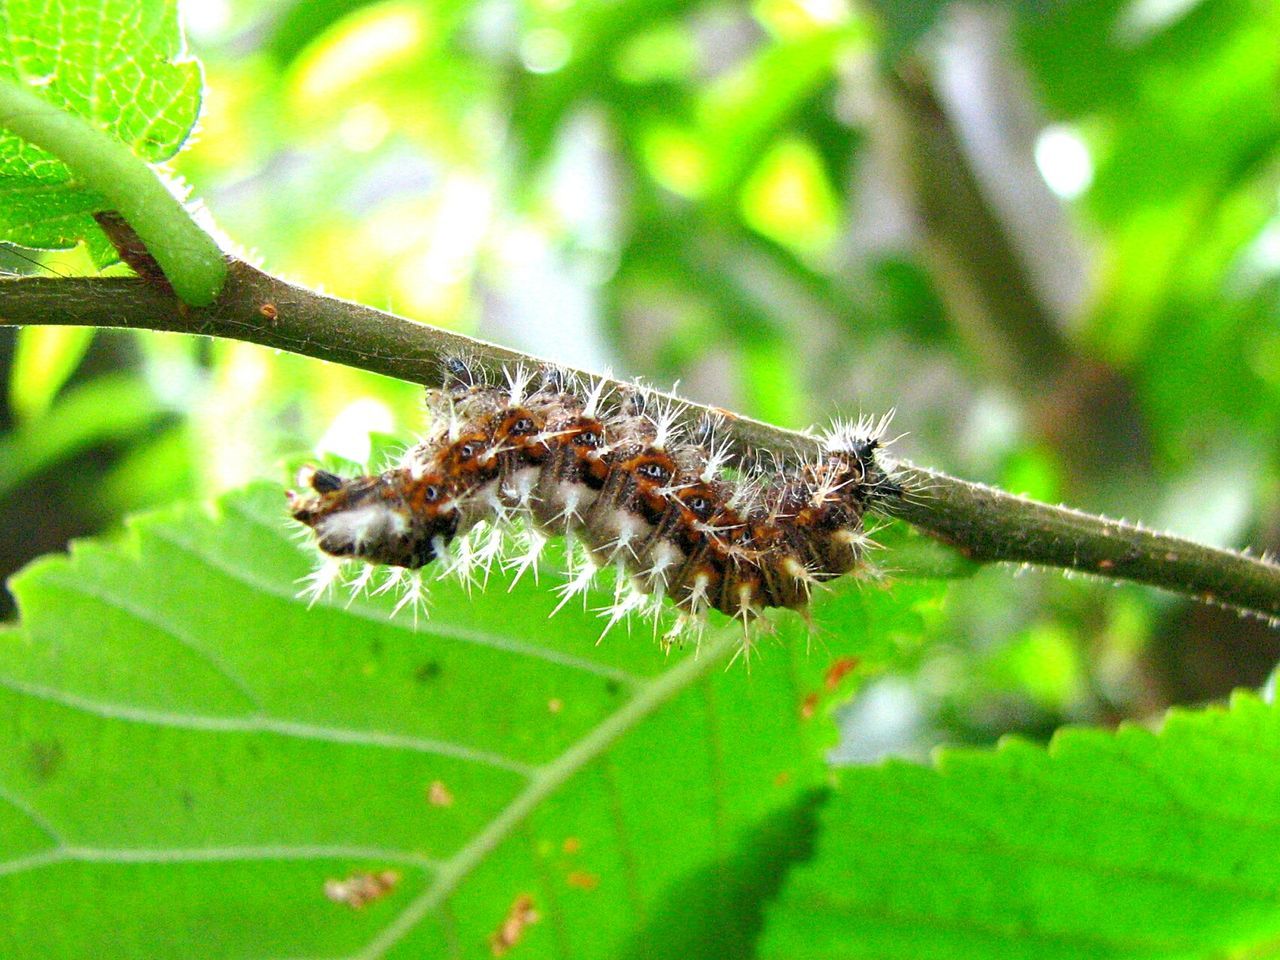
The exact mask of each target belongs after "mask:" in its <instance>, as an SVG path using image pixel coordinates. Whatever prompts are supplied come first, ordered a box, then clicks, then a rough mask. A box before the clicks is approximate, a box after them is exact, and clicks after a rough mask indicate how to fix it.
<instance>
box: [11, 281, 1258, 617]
mask: <svg viewBox="0 0 1280 960" xmlns="http://www.w3.org/2000/svg"><path fill="white" fill-rule="evenodd" d="M228 266H229V269H228V277H227V282H226V285H225V286H224V288H223V290H222V293H221V294H220V295H219V297H218V299H217V301H216V302H215V303H214V304H213V305H211V306H209V307H201V308H193V307H188V306H186V305H185V304H183V303H181V302H180V301H178V300H177V299H176V298H175V297H174V296H173V295H172V294H169V293H166V292H165V291H164V290H163V289H161V288H159V287H157V286H155V285H152V284H149V283H147V282H145V281H143V280H140V279H136V278H105V277H87V278H86V277H77V278H66V279H59V278H49V277H28V278H20V279H12V280H6V281H3V282H0V317H3V320H0V323H9V324H54V325H72V326H96V327H125V328H133V329H147V330H163V331H170V332H178V333H187V334H197V335H202V336H213V337H223V338H227V339H232V340H241V341H246V342H250V343H259V344H262V345H264V346H268V347H274V348H277V349H281V350H288V351H290V352H293V353H299V354H303V355H305V356H309V357H315V358H318V359H322V360H330V361H332V362H334V363H341V364H345V365H347V366H352V367H358V368H361V369H364V370H370V371H373V372H375V373H381V374H385V375H387V376H391V377H396V378H399V379H402V380H408V381H411V382H416V383H424V384H430V383H438V382H439V380H440V374H441V369H440V363H441V360H442V358H444V357H447V356H457V355H459V354H466V355H468V356H470V357H471V358H473V360H475V361H477V362H479V363H481V364H484V365H488V366H492V367H497V366H501V365H503V364H509V363H517V362H524V363H539V362H541V361H540V359H539V358H537V357H531V356H529V355H528V354H524V353H519V352H517V351H515V350H509V349H507V348H505V347H499V346H496V345H494V344H490V343H485V342H484V341H480V340H475V339H473V338H470V337H466V336H463V335H461V334H457V333H452V332H449V331H446V330H440V329H437V328H435V327H429V326H425V325H423V324H420V323H415V322H414V321H412V320H407V319H405V318H403V317H398V316H395V315H394V314H389V313H384V312H383V311H381V310H375V309H373V308H371V307H366V306H361V305H360V304H355V303H350V302H348V301H345V300H341V299H338V298H336V297H331V296H326V295H324V294H320V293H316V292H314V291H312V290H307V289H305V288H302V287H298V286H294V285H293V284H290V283H287V282H285V281H283V280H280V279H278V278H276V277H272V276H270V275H268V274H266V273H263V272H261V271H259V270H257V269H255V268H254V267H252V266H250V265H249V264H247V263H244V262H242V261H238V260H231V261H230V262H229V265H228ZM681 404H682V405H683V409H685V410H686V411H687V413H688V416H689V417H690V418H696V417H698V416H700V415H702V414H703V413H705V412H706V411H707V408H706V407H703V406H701V405H699V404H695V403H690V402H688V401H683V400H681ZM718 412H719V413H721V414H724V415H725V417H726V419H727V420H728V421H729V424H728V430H729V432H730V434H731V435H732V436H733V438H734V439H735V440H737V441H738V442H739V443H741V444H742V445H744V446H750V447H754V448H756V449H767V450H772V451H775V452H778V453H781V454H783V455H790V454H794V453H796V452H804V451H807V450H812V449H813V447H814V444H815V443H816V441H815V440H814V438H812V437H810V436H808V435H806V434H802V433H796V432H793V431H789V430H783V429H781V428H779V427H774V426H771V425H769V424H766V423H761V422H760V421H758V420H751V419H749V418H746V417H739V416H736V415H734V414H729V413H726V412H725V411H718ZM892 466H893V467H894V469H895V471H896V473H895V477H896V478H897V479H898V480H899V481H900V482H901V483H902V484H903V487H904V490H905V493H904V495H903V496H902V497H901V498H898V499H894V500H892V501H890V502H889V503H888V505H887V506H886V512H888V513H890V514H891V515H893V516H895V517H898V518H901V519H902V520H905V521H907V522H909V523H911V524H913V525H915V526H916V527H918V528H919V529H921V530H923V531H925V532H926V533H929V534H930V535H932V536H934V537H937V538H938V539H939V540H942V541H943V542H945V543H947V544H949V545H951V546H953V547H955V548H956V549H957V550H959V551H960V552H961V553H963V554H964V555H965V556H967V557H969V558H970V559H972V560H975V561H977V562H980V563H994V562H1012V563H1024V564H1036V565H1040V566H1046V567H1057V568H1061V569H1064V570H1075V571H1082V572H1085V573H1089V574H1092V575H1094V576H1098V577H1103V578H1107V579H1122V580H1132V581H1134V582H1137V583H1144V584H1148V585H1150V586H1155V587H1162V588H1164V589H1166V590H1171V591H1174V592H1176V593H1180V594H1184V595H1186V596H1190V597H1194V598H1195V599H1197V600H1201V601H1205V602H1209V603H1216V604H1221V605H1223V606H1227V607H1232V608H1235V609H1237V610H1241V611H1244V612H1248V613H1253V614H1257V615H1260V616H1262V617H1266V618H1269V619H1272V620H1277V619H1280V565H1277V564H1276V563H1274V562H1271V561H1268V560H1267V559H1265V558H1259V557H1254V556H1249V555H1246V554H1240V553H1234V552H1232V551H1228V550H1219V549H1216V548H1214V547H1207V546H1204V545H1202V544H1197V543H1193V542H1191V541H1189V540H1184V539H1182V538H1180V537H1174V536H1170V535H1168V534H1162V533H1156V532H1153V531H1150V530H1145V529H1142V528H1141V527H1139V526H1136V525H1134V524H1130V523H1125V522H1123V521H1116V520H1108V519H1106V518H1104V517H1098V516H1092V515H1090V514H1086V513H1081V512H1079V511H1076V510H1070V509H1067V508H1064V507H1054V506H1050V505H1048V504H1043V503H1038V502H1036V501H1034V500H1028V499H1025V498H1023V497H1017V496H1014V495H1012V494H1008V493H1004V492H1002V491H1000V490H994V489H992V488H990V487H985V486H982V485H980V484H974V483H969V482H967V481H964V480H959V479H957V478H955V477H950V476H947V475H946V474H944V473H939V472H937V471H934V470H927V469H923V468H920V467H916V466H913V465H912V464H909V463H905V462H902V463H895V464H892Z"/></svg>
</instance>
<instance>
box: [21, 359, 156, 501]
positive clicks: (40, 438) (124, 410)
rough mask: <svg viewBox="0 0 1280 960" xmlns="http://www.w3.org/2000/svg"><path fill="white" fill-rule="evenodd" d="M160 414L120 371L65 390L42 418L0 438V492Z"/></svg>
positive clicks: (134, 433) (139, 428) (136, 430)
mask: <svg viewBox="0 0 1280 960" xmlns="http://www.w3.org/2000/svg"><path fill="white" fill-rule="evenodd" d="M164 412H165V410H164V407H163V406H162V405H161V404H160V403H159V402H158V401H157V400H156V398H155V396H154V395H153V394H152V392H151V390H150V389H149V388H148V387H147V386H146V384H144V383H141V382H139V381H138V380H137V379H135V378H133V377H129V376H126V375H124V374H119V375H112V376H105V377H98V378H97V379H95V380H91V381H89V382H87V383H83V384H80V385H78V386H76V387H74V388H73V389H71V390H68V391H67V393H66V394H65V395H64V396H63V397H61V398H60V399H59V400H58V401H57V403H55V404H54V405H53V406H52V407H51V408H50V409H49V411H48V412H47V413H46V414H45V415H44V416H42V417H39V418H37V419H33V420H30V421H28V422H27V423H25V424H23V425H22V426H20V427H18V429H17V430H15V431H13V432H12V433H9V434H7V435H5V436H3V437H0V496H5V495H7V494H9V493H12V492H13V491H15V490H17V489H18V488H19V487H20V486H21V485H22V484H24V483H28V482H30V481H31V480H32V479H33V478H35V477H37V476H39V475H40V474H41V473H42V472H43V471H45V470H48V469H49V468H50V467H52V466H53V465H55V464H57V463H60V462H62V461H64V460H66V459H68V458H70V457H71V456H72V455H73V454H76V453H79V452H81V451H83V450H85V449H86V448H88V447H91V446H96V445H98V444H101V443H104V442H110V441H119V440H127V439H131V438H135V437H138V436H139V435H140V434H142V433H143V432H144V431H145V430H146V429H147V428H149V427H151V426H152V425H153V424H155V422H156V421H157V420H158V419H159V418H160V417H161V416H162V415H163V413H164Z"/></svg>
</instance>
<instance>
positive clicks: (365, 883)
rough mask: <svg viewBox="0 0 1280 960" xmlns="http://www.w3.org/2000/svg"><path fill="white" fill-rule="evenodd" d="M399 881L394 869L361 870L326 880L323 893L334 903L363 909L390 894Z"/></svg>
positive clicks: (353, 908) (397, 873)
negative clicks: (341, 877) (374, 871)
mask: <svg viewBox="0 0 1280 960" xmlns="http://www.w3.org/2000/svg"><path fill="white" fill-rule="evenodd" d="M399 883H400V874H399V872H398V871H396V870H379V871H378V872H377V873H370V872H368V871H361V872H358V873H352V874H350V875H349V876H347V877H346V879H344V880H332V879H331V880H326V881H325V882H324V895H325V896H326V897H328V898H329V899H330V900H332V901H333V902H334V903H342V904H345V905H347V906H348V907H350V908H351V909H352V910H363V909H364V908H365V907H366V906H367V905H369V904H371V903H374V902H375V901H377V900H381V899H382V898H383V897H385V896H387V895H388V894H390V893H391V892H392V891H393V890H395V888H396V887H397V886H398V885H399Z"/></svg>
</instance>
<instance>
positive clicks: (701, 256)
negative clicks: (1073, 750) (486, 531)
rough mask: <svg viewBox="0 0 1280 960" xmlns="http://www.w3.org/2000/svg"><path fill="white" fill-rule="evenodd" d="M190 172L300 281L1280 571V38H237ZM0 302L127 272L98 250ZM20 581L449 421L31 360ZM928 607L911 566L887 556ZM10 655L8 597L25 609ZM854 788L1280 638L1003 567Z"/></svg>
mask: <svg viewBox="0 0 1280 960" xmlns="http://www.w3.org/2000/svg"><path fill="white" fill-rule="evenodd" d="M184 13H185V23H186V28H187V32H188V39H189V42H190V45H191V47H192V50H193V52H194V53H195V54H196V55H197V56H198V57H199V58H200V59H201V60H202V61H203V63H204V66H205V71H206V78H207V93H206V102H205V107H204V112H203V116H202V120H201V124H200V128H199V130H198V132H197V135H196V137H195V139H194V141H193V143H192V144H191V146H190V147H189V148H188V149H187V150H186V151H185V152H184V153H182V154H181V155H180V156H179V157H178V159H177V160H176V161H175V162H174V164H173V165H172V169H173V171H174V173H176V174H177V175H178V176H180V177H181V178H183V179H184V180H185V181H187V182H188V183H189V184H190V185H191V187H192V188H193V191H194V195H195V196H196V197H197V198H199V199H200V200H201V201H203V202H204V203H205V204H206V205H207V207H208V211H209V213H210V214H211V215H212V217H213V219H214V221H215V222H216V224H217V225H218V227H219V228H220V229H221V231H223V233H224V234H225V236H226V238H227V242H228V244H229V245H230V246H232V247H233V248H234V249H236V250H238V251H240V252H241V253H243V254H245V255H247V256H250V257H251V258H253V259H255V260H258V261H260V262H261V263H262V264H263V265H264V266H265V267H266V268H267V269H269V270H271V271H273V272H276V273H279V274H282V275H284V276H286V277H288V278H290V279H294V280H297V281H300V282H303V283H306V284H309V285H311V286H315V287H319V288H322V289H324V290H326V291H328V292H331V293H334V294H337V295H340V296H343V297H348V298H351V299H355V300H359V301H362V302H364V303H368V304H371V305H374V306H378V307H383V308H386V309H390V310H394V311H396V312H398V313H402V314H406V315H408V316H410V317H413V318H416V319H420V320H422V321H424V322H429V323H433V324H438V325H441V326H446V327H450V328H452V329H457V330H462V331H465V332H468V333H474V334H477V335H480V336H482V337H485V338H488V339H491V340H495V341H498V342H500V343H503V344H507V345H510V346H513V347H518V348H522V349H525V350H528V351H531V352H534V353H537V354H541V355H543V356H547V357H551V358H554V359H556V360H560V361H564V362H566V363H570V364H574V365H580V366H586V367H591V368H597V369H599V368H603V367H605V366H611V367H612V368H613V369H614V370H615V371H616V372H618V373H620V374H623V375H628V376H642V377H646V378H649V379H651V380H654V381H656V382H658V383H662V384H667V383H670V382H672V381H676V380H678V381H680V384H681V387H680V389H681V390H682V391H683V392H684V393H685V394H686V395H687V396H690V397H692V398H695V399H697V400H701V401H706V402H711V403H715V404H718V405H721V406H724V407H728V408H731V409H735V410H740V411H743V412H745V413H749V414H751V415H753V416H757V417H761V418H764V419H767V420H771V421H773V422H776V423H779V424H783V425H786V426H792V427H802V426H806V425H809V424H812V423H820V422H822V421H823V420H825V419H826V418H828V417H830V416H832V415H835V414H844V415H851V414H857V413H859V412H867V413H877V414H878V413H880V412H883V411H885V410H887V409H889V408H896V409H897V411H898V412H897V418H896V420H895V425H896V428H897V430H900V431H902V432H904V436H903V437H902V438H901V439H900V440H899V441H898V442H897V444H896V446H895V449H896V451H897V452H898V453H899V454H901V455H902V456H905V457H908V458H910V459H912V460H915V461H917V462H920V463H924V464H929V465H933V466H937V467H940V468H943V469H946V470H948V471H950V472H953V473H956V474H959V475H961V476H964V477H967V478H970V479H975V480H982V481H986V482H990V483H995V484H998V485H1000V486H1003V487H1006V488H1008V489H1011V490H1014V491H1018V492H1024V493H1028V494H1030V495H1033V496H1036V497H1038V498H1042V499H1046V500H1050V501H1054V502H1057V501H1062V502H1066V503H1069V504H1071V505H1073V506H1076V507H1079V508H1082V509H1086V510H1090V511H1099V512H1106V513H1108V514H1111V515H1122V516H1125V517H1128V518H1131V519H1138V520H1141V521H1142V522H1144V523H1146V524H1149V525H1152V526H1156V527H1161V528H1167V529H1170V530H1173V531H1175V532H1178V533H1181V534H1185V535H1188V536H1191V537H1194V538H1197V539H1200V540H1203V541H1206V542H1209V543H1214V544H1220V545H1231V546H1244V545H1251V546H1252V547H1254V548H1255V549H1268V548H1269V549H1271V550H1276V549H1277V548H1280V282H1278V281H1280V40H1277V38H1280V3H1276V2H1268V0H1199V2H1197V0H1125V2H1119V0H1090V2H1054V0H1027V2H1025V3H1021V4H996V3H988V4H976V3H942V2H934V0H905V2H889V0H877V2H873V3H862V4H856V3H853V2H849V0H757V2H754V3H725V2H694V0H609V2H605V0H578V2H575V0H379V2H354V0H348V2H338V0H295V2H287V0H278V2H270V3H264V2H261V0H252V2H250V0H198V2H191V3H188V4H186V5H185V6H184ZM35 259H36V260H38V261H39V264H36V263H33V262H31V261H30V260H29V259H28V255H27V254H24V253H22V252H20V251H13V250H11V249H0V268H3V269H4V270H6V271H9V272H13V273H28V272H32V271H34V270H39V271H54V272H58V273H64V274H73V273H82V272H90V271H91V270H92V265H91V262H90V260H89V258H88V256H87V254H85V253H84V251H82V250H75V251H67V252H57V253H50V254H41V255H39V256H38V257H36V258H35ZM0 333H2V334H3V340H0V359H3V364H0V366H2V368H3V370H4V373H5V376H6V380H7V382H6V384H5V388H6V390H5V396H6V397H7V402H6V403H5V405H4V408H3V410H2V411H0V426H2V427H3V434H2V435H0V524H3V526H4V529H5V531H6V535H5V536H4V537H3V538H0V570H2V572H3V573H5V574H6V575H7V574H8V573H10V572H12V571H13V570H15V569H17V568H18V567H19V566H21V565H22V564H23V563H24V562H26V561H27V560H29V559H30V558H31V557H33V556H35V555H37V554H39V553H42V552H47V551H53V550H60V549H62V548H64V546H65V544H66V542H67V540H68V538H70V537H74V536H80V535H85V534H89V533H93V532H97V531H102V530H111V529H113V528H116V527H118V525H119V523H120V520H121V517H122V516H123V515H124V514H125V513H126V512H128V511H132V510H136V509H139V508H144V507H148V506H152V505H156V504H163V503H168V502H172V501H175V500H179V499H184V498H193V497H206V496H209V495H211V494H214V493H217V492H220V491H223V490H226V489H230V488H233V487H236V486H239V485H241V484H243V483H244V482H246V481H248V480H250V479H252V478H255V477H261V476H269V477H273V478H282V477H283V476H284V473H283V469H284V467H283V464H284V463H285V462H286V461H289V460H290V459H291V458H295V457H296V456H298V455H299V454H300V453H304V452H306V451H309V450H318V451H320V452H327V453H333V454H338V455H343V456H347V457H353V458H356V459H360V458H362V457H363V456H364V455H366V453H367V449H368V439H367V437H368V433H369V431H370V430H372V431H374V432H376V433H383V434H394V435H398V436H404V437H407V436H411V435H412V434H413V433H414V431H415V430H416V429H417V428H418V426H419V423H420V411H419V403H418V398H419V390H418V388H415V387H414V386H412V385H409V384H403V383H397V382H392V381H388V380H385V379H382V378H378V377H375V376H373V375H369V374H365V373H362V372H359V371H355V370H349V369H344V368H340V367H335V366H329V365H325V364H321V363H319V362H317V361H312V360H308V359H304V358H299V357H294V356H288V355H283V354H275V353H272V352H270V351H266V350H263V349H261V348H258V347H254V346H250V345H246V344H234V343H223V342H208V341H198V340H195V339H190V338H180V337H165V336H159V335H140V334H137V335H135V334H124V333H119V332H99V333H97V334H92V335H91V334H89V333H87V332H84V331H71V330H58V329H52V328H48V329H32V330H26V331H23V332H21V333H20V334H18V335H17V336H15V335H14V334H13V332H12V331H10V330H4V331H0ZM881 562H882V564H883V566H884V567H885V568H886V569H887V570H888V571H890V572H891V571H892V568H893V565H894V556H893V554H892V553H891V552H888V553H886V554H885V555H883V556H882V557H881ZM4 603H6V604H7V613H8V614H9V615H10V616H12V601H11V600H10V599H9V598H8V597H7V595H6V596H5V598H4ZM931 629H932V630H933V631H934V633H935V636H933V637H931V638H929V639H930V640H931V641H932V642H930V643H928V644H922V645H921V648H920V649H921V650H922V651H923V652H921V653H920V654H919V655H918V656H917V657H916V658H915V662H914V663H912V664H911V665H910V666H909V667H908V668H906V669H904V672H903V674H902V675H901V676H897V677H893V678H888V679H885V680H882V681H880V682H878V683H877V684H875V685H873V686H872V688H871V689H870V690H869V691H868V692H867V693H866V694H865V695H864V696H863V697H862V698H861V699H860V700H859V701H858V703H856V704H855V705H854V707H853V710H854V712H855V717H856V718H857V720H858V721H859V722H858V723H855V724H852V725H851V728H852V729H855V730H857V731H861V732H860V733H858V734H857V735H855V736H852V737H850V738H849V740H848V742H846V743H845V744H844V745H843V747H842V748H841V749H842V751H843V754H842V755H843V756H845V757H846V758H850V759H852V758H858V757H864V756H870V755H873V754H875V753H878V752H880V751H882V750H885V749H893V750H906V751H914V750H919V749H921V748H923V747H924V746H927V745H928V744H930V743H933V742H936V741H938V740H949V741H976V742H986V741H989V740H991V739H993V738H994V737H995V736H997V735H998V734H1000V733H1003V732H1007V731H1010V730H1021V731H1023V732H1024V733H1027V734H1029V735H1031V736H1041V735H1044V734H1047V733H1048V732H1049V731H1050V730H1052V729H1053V728H1054V727H1055V726H1057V725H1058V724H1060V723H1062V722H1064V721H1073V720H1082V721H1093V722H1104V723H1105V722H1110V721H1113V720H1115V719H1116V718H1118V717H1122V716H1133V715H1138V716H1143V715H1147V714H1149V713H1151V712H1152V711H1154V710H1157V709H1159V708H1160V707H1162V706H1164V705H1166V704H1168V703H1171V702H1195V701H1200V700H1204V699H1207V698H1212V697H1216V696H1220V695H1221V694H1222V693H1223V692H1225V691H1226V690H1227V689H1229V688H1231V687H1232V686H1235V685H1239V684H1257V683H1259V682H1261V680H1262V679H1263V678H1265V676H1266V675H1267V673H1268V671H1269V670H1270V667H1271V665H1272V664H1274V663H1275V661H1276V660H1277V659H1278V658H1280V633H1278V632H1277V631H1274V630H1269V629H1267V628H1266V626H1265V625H1263V624H1260V623H1258V622H1255V621H1250V620H1241V619H1239V618H1237V617H1236V616H1235V615H1233V614H1230V613H1226V612H1222V611H1217V610H1214V609H1208V608H1201V607H1196V606H1193V605H1189V604H1187V603H1184V602H1182V601H1179V600H1176V599H1174V598H1171V597H1168V596H1164V595H1160V594H1156V593H1155V592H1152V591H1148V590H1145V589H1142V588H1137V587H1132V586H1120V587H1113V586H1108V585H1105V584H1102V583H1100V582H1086V581H1082V580H1068V579H1065V578H1063V577H1062V576H1060V575H1058V574H1049V573H1043V572H1026V573H1023V574H1021V575H1017V576H1015V575H1013V572H1012V571H1010V570H1007V569H991V570H984V571H982V572H981V573H979V574H978V575H976V576H975V577H973V578H971V579H969V580H964V581H960V582H957V583H956V584H955V585H954V586H953V587H952V589H951V591H950V594H949V596H948V599H947V604H946V608H945V610H944V611H943V614H942V615H941V616H940V617H938V618H937V620H936V622H935V623H934V624H933V625H932V626H931Z"/></svg>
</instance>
